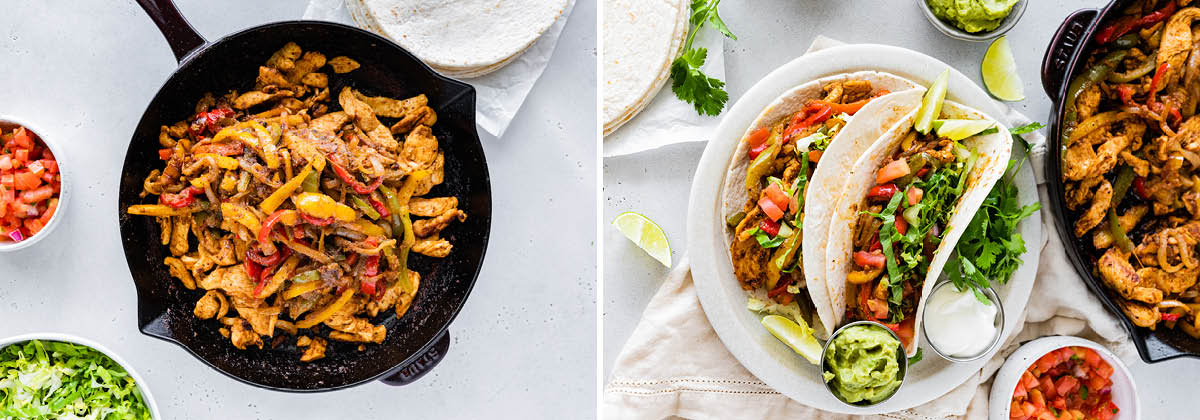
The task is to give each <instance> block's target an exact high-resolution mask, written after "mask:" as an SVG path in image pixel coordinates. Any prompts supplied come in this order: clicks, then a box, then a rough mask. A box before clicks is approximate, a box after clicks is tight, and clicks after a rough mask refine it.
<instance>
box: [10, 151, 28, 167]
mask: <svg viewBox="0 0 1200 420" xmlns="http://www.w3.org/2000/svg"><path fill="white" fill-rule="evenodd" d="M13 160H15V161H17V163H19V164H22V165H24V164H25V162H29V149H17V150H14V151H13Z"/></svg>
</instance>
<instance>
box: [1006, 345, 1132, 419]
mask: <svg viewBox="0 0 1200 420" xmlns="http://www.w3.org/2000/svg"><path fill="white" fill-rule="evenodd" d="M1067 346H1080V347H1087V348H1090V349H1092V350H1095V351H1096V353H1099V354H1100V358H1102V359H1104V361H1105V362H1108V364H1109V365H1112V367H1113V375H1112V381H1113V385H1112V400H1113V403H1115V404H1116V405H1117V407H1118V408H1120V409H1121V411H1120V412H1118V413H1117V416H1116V417H1114V418H1113V419H1114V420H1140V419H1141V418H1142V417H1141V405H1140V403H1139V402H1138V395H1137V386H1136V385H1135V384H1134V383H1133V375H1130V374H1129V369H1128V368H1126V367H1125V363H1123V362H1121V359H1119V358H1117V356H1115V355H1113V354H1112V352H1110V351H1108V349H1106V348H1104V346H1101V345H1100V344H1098V343H1096V342H1094V341H1090V340H1085V339H1082V338H1079V337H1068V336H1050V337H1042V338H1039V339H1037V340H1033V341H1030V342H1028V343H1025V345H1023V346H1021V348H1019V349H1017V351H1015V352H1013V354H1012V355H1010V356H1008V360H1006V361H1004V365H1002V366H1000V370H999V371H997V372H996V378H995V380H994V381H992V391H991V395H990V396H989V398H988V418H992V419H1007V418H1009V417H1008V414H1009V410H1010V408H1011V406H1012V394H1013V391H1014V390H1016V389H1017V381H1018V380H1020V379H1021V373H1022V372H1025V369H1028V368H1029V366H1030V365H1032V364H1033V363H1034V362H1036V361H1037V359H1038V358H1040V357H1042V356H1043V355H1045V354H1046V353H1049V352H1051V351H1053V350H1057V349H1060V348H1063V347H1067Z"/></svg>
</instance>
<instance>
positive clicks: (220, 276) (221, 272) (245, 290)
mask: <svg viewBox="0 0 1200 420" xmlns="http://www.w3.org/2000/svg"><path fill="white" fill-rule="evenodd" d="M199 286H200V288H202V289H204V290H213V289H220V290H221V291H224V292H225V294H226V295H228V296H229V297H231V298H234V300H237V299H239V298H240V299H243V300H246V301H252V300H255V299H254V288H255V287H256V285H255V284H254V281H253V280H250V276H248V275H246V267H245V266H244V265H235V266H230V267H220V268H217V269H215V270H213V271H212V272H211V273H209V274H208V275H207V276H205V277H204V278H203V279H201V280H200V283H199Z"/></svg>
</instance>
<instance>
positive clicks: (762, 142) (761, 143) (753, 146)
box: [746, 127, 771, 159]
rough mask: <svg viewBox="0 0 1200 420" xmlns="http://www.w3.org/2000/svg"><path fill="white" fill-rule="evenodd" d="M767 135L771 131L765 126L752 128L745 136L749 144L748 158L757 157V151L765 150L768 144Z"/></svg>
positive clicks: (768, 135)
mask: <svg viewBox="0 0 1200 420" xmlns="http://www.w3.org/2000/svg"><path fill="white" fill-rule="evenodd" d="M769 137H771V131H770V130H767V129H766V128H765V127H764V128H760V129H758V130H754V132H752V133H750V135H749V136H746V144H748V145H749V146H750V159H754V158H756V157H758V154H759V153H762V151H763V150H767V146H770V145H769V144H767V138H769Z"/></svg>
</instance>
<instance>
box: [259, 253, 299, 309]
mask: <svg viewBox="0 0 1200 420" xmlns="http://www.w3.org/2000/svg"><path fill="white" fill-rule="evenodd" d="M285 249H286V248H285ZM298 265H300V257H299V256H296V255H292V256H289V257H288V259H287V261H284V262H283V265H282V266H280V267H279V270H278V271H276V272H275V275H273V276H271V279H270V280H269V281H263V282H260V283H258V286H257V287H255V288H254V297H262V291H263V290H264V289H265V288H266V287H267V285H268V283H270V284H274V285H281V284H283V281H284V280H287V278H288V276H291V275H292V272H293V271H296V266H298Z"/></svg>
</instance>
